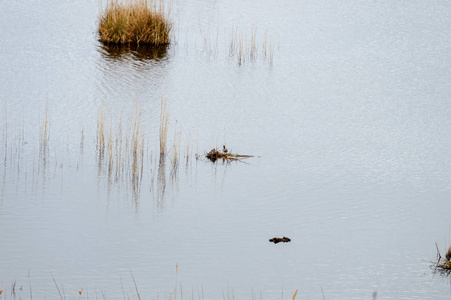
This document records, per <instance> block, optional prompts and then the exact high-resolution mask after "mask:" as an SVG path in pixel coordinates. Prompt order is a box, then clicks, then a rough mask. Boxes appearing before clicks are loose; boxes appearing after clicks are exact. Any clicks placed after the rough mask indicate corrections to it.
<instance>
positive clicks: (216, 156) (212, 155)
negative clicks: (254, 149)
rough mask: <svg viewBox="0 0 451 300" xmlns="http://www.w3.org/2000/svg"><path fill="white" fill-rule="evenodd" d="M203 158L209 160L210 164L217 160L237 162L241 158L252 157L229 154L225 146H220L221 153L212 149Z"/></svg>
mask: <svg viewBox="0 0 451 300" xmlns="http://www.w3.org/2000/svg"><path fill="white" fill-rule="evenodd" d="M205 157H206V158H208V159H209V160H211V161H212V162H215V161H216V160H218V159H222V160H239V159H241V158H247V157H253V156H252V155H241V154H232V153H229V150H227V148H226V146H225V145H224V146H222V151H219V150H218V149H216V148H214V149H211V151H210V152H208V153H207V154H205Z"/></svg>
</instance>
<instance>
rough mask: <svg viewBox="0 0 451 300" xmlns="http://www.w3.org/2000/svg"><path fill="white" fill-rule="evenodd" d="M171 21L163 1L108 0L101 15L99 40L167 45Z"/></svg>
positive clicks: (116, 42)
mask: <svg viewBox="0 0 451 300" xmlns="http://www.w3.org/2000/svg"><path fill="white" fill-rule="evenodd" d="M171 28H172V24H171V22H170V21H169V18H168V15H167V14H165V11H164V6H163V4H162V3H160V4H159V6H158V7H157V6H156V5H155V4H153V3H150V2H149V1H147V0H125V1H119V0H109V1H108V3H107V6H106V8H105V10H103V11H102V12H101V15H100V17H99V36H100V41H101V42H103V43H105V44H111V43H112V44H149V45H155V46H158V45H166V44H168V43H169V42H170V36H169V34H170V32H171Z"/></svg>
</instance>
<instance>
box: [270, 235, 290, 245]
mask: <svg viewBox="0 0 451 300" xmlns="http://www.w3.org/2000/svg"><path fill="white" fill-rule="evenodd" d="M269 241H270V242H272V243H274V244H277V243H280V242H282V243H289V242H291V239H290V238H287V237H286V236H284V237H283V238H278V237H275V238H272V239H270V240H269Z"/></svg>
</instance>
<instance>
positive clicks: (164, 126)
mask: <svg viewBox="0 0 451 300" xmlns="http://www.w3.org/2000/svg"><path fill="white" fill-rule="evenodd" d="M168 128H169V107H168V101H167V99H166V98H163V99H162V100H161V106H160V135H159V139H160V156H163V155H165V153H166V143H167V141H168Z"/></svg>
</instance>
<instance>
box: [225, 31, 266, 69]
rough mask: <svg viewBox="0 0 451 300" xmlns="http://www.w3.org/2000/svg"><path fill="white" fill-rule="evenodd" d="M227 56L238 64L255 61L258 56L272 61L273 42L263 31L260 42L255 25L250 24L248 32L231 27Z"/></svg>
mask: <svg viewBox="0 0 451 300" xmlns="http://www.w3.org/2000/svg"><path fill="white" fill-rule="evenodd" d="M228 48H229V56H230V57H235V58H236V59H237V62H238V65H242V64H244V63H245V62H252V61H255V60H256V59H257V58H258V57H260V58H261V59H262V60H267V61H268V62H269V64H271V65H272V63H273V56H274V43H273V41H272V39H271V38H270V37H268V33H265V34H264V36H263V40H262V41H261V42H260V41H259V39H258V34H257V26H252V27H251V29H250V31H249V32H246V31H244V30H241V29H239V28H238V27H232V31H231V33H230V37H229V46H228Z"/></svg>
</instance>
